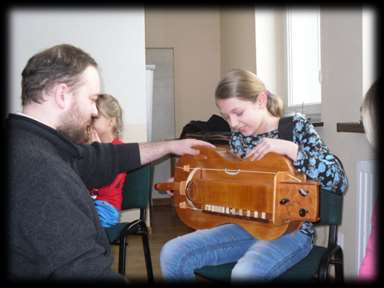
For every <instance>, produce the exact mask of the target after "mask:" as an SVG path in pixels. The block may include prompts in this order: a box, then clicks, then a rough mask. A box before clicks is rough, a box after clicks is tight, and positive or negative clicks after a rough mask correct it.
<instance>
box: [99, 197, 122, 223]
mask: <svg viewBox="0 0 384 288" xmlns="http://www.w3.org/2000/svg"><path fill="white" fill-rule="evenodd" d="M95 208H96V211H97V215H99V220H100V224H101V226H102V227H104V228H108V227H112V226H114V225H116V224H117V223H119V219H120V212H119V210H117V209H116V208H115V206H113V205H112V204H110V203H108V202H107V201H103V200H95Z"/></svg>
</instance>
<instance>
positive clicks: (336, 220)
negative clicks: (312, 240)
mask: <svg viewBox="0 0 384 288" xmlns="http://www.w3.org/2000/svg"><path fill="white" fill-rule="evenodd" d="M343 200H344V195H343V194H337V193H335V192H330V191H327V190H321V192H320V221H319V222H316V223H315V224H316V225H340V224H341V221H342V215H343Z"/></svg>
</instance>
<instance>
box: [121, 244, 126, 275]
mask: <svg viewBox="0 0 384 288" xmlns="http://www.w3.org/2000/svg"><path fill="white" fill-rule="evenodd" d="M126 245H127V243H126V238H125V237H121V238H120V245H119V246H120V247H119V273H120V274H121V275H125V259H126V258H125V257H126V249H127V246H126Z"/></svg>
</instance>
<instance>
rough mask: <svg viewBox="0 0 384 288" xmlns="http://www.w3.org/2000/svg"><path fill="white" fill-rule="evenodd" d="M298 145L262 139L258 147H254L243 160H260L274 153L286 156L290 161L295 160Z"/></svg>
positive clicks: (290, 142)
mask: <svg viewBox="0 0 384 288" xmlns="http://www.w3.org/2000/svg"><path fill="white" fill-rule="evenodd" d="M297 151H298V145H297V144H296V143H294V142H292V141H288V140H282V139H273V138H263V139H262V140H261V141H260V143H259V144H258V145H256V146H255V147H254V148H253V149H252V150H251V151H250V152H249V153H248V154H247V156H245V159H250V160H252V161H253V160H260V159H262V158H263V157H264V156H265V155H266V154H267V153H269V152H275V153H278V154H281V155H286V156H288V157H289V158H291V159H292V160H296V158H297Z"/></svg>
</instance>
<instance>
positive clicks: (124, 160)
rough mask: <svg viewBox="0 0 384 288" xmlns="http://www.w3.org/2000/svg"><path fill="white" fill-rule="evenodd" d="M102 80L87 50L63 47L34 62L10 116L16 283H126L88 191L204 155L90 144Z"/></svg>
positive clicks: (182, 146) (179, 148) (184, 144)
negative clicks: (152, 165)
mask: <svg viewBox="0 0 384 288" xmlns="http://www.w3.org/2000/svg"><path fill="white" fill-rule="evenodd" d="M99 93H100V75H99V72H98V68H97V63H96V61H95V60H94V59H93V58H92V57H91V56H90V55H89V54H87V53H86V52H84V51H83V50H81V49H79V48H77V47H74V46H72V45H67V44H62V45H57V46H54V47H51V48H48V49H46V50H44V51H42V52H40V53H38V54H35V55H34V56H33V57H32V58H30V59H29V61H28V63H27V65H26V66H25V68H24V70H23V72H22V96H21V97H22V113H18V114H9V115H8V117H7V121H6V131H7V137H8V139H9V142H8V147H9V149H8V150H9V153H8V157H9V158H8V163H9V171H10V175H9V177H8V179H7V180H8V182H7V184H8V186H7V190H8V195H9V215H10V217H9V233H8V235H9V237H8V241H9V247H8V251H9V263H8V264H9V265H8V266H9V267H8V268H9V269H8V277H9V278H10V279H12V280H15V279H16V280H19V279H22V280H25V279H39V280H42V279H53V280H58V279H61V280H63V279H64V280H79V279H87V280H95V279H103V280H111V279H114V280H121V279H124V278H122V277H121V276H119V274H117V273H115V272H113V271H112V269H111V265H112V254H111V248H110V245H109V242H108V240H107V237H106V234H105V232H104V230H103V228H102V227H101V225H100V223H99V219H98V215H97V212H96V210H95V206H94V203H93V200H92V199H91V197H90V196H89V193H88V189H87V187H101V186H103V185H105V184H107V183H109V182H111V181H112V180H113V178H114V177H115V175H116V174H118V173H120V172H122V171H129V170H131V169H135V168H137V167H140V166H141V165H144V164H147V163H149V162H151V161H154V160H156V159H158V158H160V157H162V156H164V155H166V154H168V153H174V154H176V155H182V154H185V153H187V154H192V155H195V154H197V153H199V151H198V150H196V149H194V148H193V147H194V146H198V145H203V146H212V145H211V144H209V143H206V142H203V141H199V140H194V139H184V140H173V141H164V142H157V143H128V144H121V145H112V144H101V143H96V142H95V143H93V144H91V145H86V144H83V145H82V144H75V143H84V141H85V139H86V138H85V137H86V135H87V131H86V130H87V127H88V126H89V125H90V124H91V120H92V118H93V117H94V116H97V108H96V100H97V97H98V94H99Z"/></svg>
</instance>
